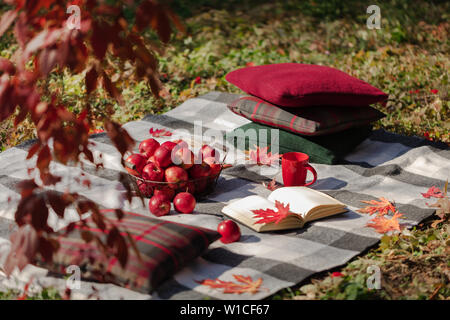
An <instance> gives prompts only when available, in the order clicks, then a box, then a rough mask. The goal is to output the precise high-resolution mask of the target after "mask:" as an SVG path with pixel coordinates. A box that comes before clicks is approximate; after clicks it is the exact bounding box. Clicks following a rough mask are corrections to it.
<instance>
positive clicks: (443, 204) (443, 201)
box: [427, 181, 450, 228]
mask: <svg viewBox="0 0 450 320" xmlns="http://www.w3.org/2000/svg"><path fill="white" fill-rule="evenodd" d="M447 187H448V181H447V182H446V183H445V187H444V192H443V193H442V198H440V199H439V200H437V201H436V202H435V203H432V204H428V203H427V206H429V207H430V208H438V209H436V215H437V216H438V217H439V218H440V219H439V220H436V221H434V222H433V223H432V224H431V227H433V228H436V227H437V225H438V224H439V223H441V222H444V221H446V220H448V218H449V217H450V199H449V198H448V195H447ZM430 189H431V188H430Z"/></svg>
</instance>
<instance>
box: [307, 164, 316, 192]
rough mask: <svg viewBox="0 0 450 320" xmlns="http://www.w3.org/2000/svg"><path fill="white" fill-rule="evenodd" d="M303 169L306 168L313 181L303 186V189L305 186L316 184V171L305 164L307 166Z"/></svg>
mask: <svg viewBox="0 0 450 320" xmlns="http://www.w3.org/2000/svg"><path fill="white" fill-rule="evenodd" d="M305 168H306V170H309V171H311V172H312V174H313V175H314V178H313V181H311V182H308V183H307V184H305V187H307V186H310V185H312V184H313V183H314V182H316V180H317V172H316V170H315V169H314V168H313V167H311V166H310V165H309V164H307V165H306V166H305Z"/></svg>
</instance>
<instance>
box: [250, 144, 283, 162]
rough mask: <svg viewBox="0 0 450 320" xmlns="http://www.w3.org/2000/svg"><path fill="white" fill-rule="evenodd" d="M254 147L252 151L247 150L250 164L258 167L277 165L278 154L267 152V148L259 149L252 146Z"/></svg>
mask: <svg viewBox="0 0 450 320" xmlns="http://www.w3.org/2000/svg"><path fill="white" fill-rule="evenodd" d="M254 147H255V149H254V150H249V157H250V160H251V162H253V163H256V164H257V165H258V166H262V165H266V166H270V165H272V164H274V163H277V162H278V161H279V159H280V157H281V155H279V154H278V153H275V154H272V152H267V151H268V150H269V147H268V146H267V147H264V148H260V147H258V146H256V145H254Z"/></svg>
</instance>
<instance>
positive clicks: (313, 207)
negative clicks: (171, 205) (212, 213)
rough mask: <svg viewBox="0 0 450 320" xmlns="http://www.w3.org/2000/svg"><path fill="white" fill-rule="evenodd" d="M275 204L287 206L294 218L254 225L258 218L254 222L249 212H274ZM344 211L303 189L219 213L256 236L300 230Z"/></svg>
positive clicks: (237, 203) (281, 191)
mask: <svg viewBox="0 0 450 320" xmlns="http://www.w3.org/2000/svg"><path fill="white" fill-rule="evenodd" d="M275 201H279V202H281V203H283V204H284V205H287V204H289V210H290V211H291V212H293V213H294V214H292V215H288V216H287V217H286V218H285V219H283V220H281V221H280V222H278V223H275V222H269V223H262V224H259V223H256V222H257V221H258V220H259V219H260V218H258V217H256V218H255V217H254V216H255V214H254V213H253V212H252V211H251V210H257V209H272V210H274V211H278V209H277V208H276V206H275ZM345 211H347V208H346V206H345V204H343V203H342V202H340V201H338V200H336V199H334V198H332V197H330V196H329V195H326V194H325V193H322V192H320V191H316V190H313V189H310V188H307V187H283V188H279V189H277V190H275V191H273V192H272V193H271V194H270V196H269V197H268V198H267V199H266V198H263V197H260V196H249V197H245V198H242V199H239V200H237V201H234V202H232V203H230V204H228V205H227V206H225V207H224V208H223V209H222V212H223V213H224V214H226V215H227V216H229V217H230V218H232V219H234V220H237V221H238V222H240V223H243V224H245V225H246V226H248V227H250V228H252V229H253V230H255V231H256V232H263V231H273V230H287V229H296V228H302V227H303V225H304V224H305V223H306V222H308V221H312V220H317V219H321V218H324V217H328V216H331V215H334V214H338V213H342V212H345Z"/></svg>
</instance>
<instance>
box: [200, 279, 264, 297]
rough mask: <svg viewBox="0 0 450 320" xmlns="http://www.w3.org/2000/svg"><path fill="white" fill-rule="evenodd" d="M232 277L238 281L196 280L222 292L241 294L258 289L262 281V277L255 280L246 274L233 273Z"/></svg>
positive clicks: (255, 291)
mask: <svg viewBox="0 0 450 320" xmlns="http://www.w3.org/2000/svg"><path fill="white" fill-rule="evenodd" d="M233 277H234V278H235V279H236V280H237V281H238V282H239V283H235V282H232V281H222V280H219V279H205V280H203V281H197V282H198V283H200V284H202V285H204V286H209V287H211V288H213V289H223V293H236V294H242V293H245V292H248V293H251V294H255V293H257V292H259V291H260V289H261V288H260V287H261V284H262V283H263V280H262V278H258V279H257V280H256V281H253V279H252V278H251V277H250V276H248V277H245V276H242V275H234V274H233Z"/></svg>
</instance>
